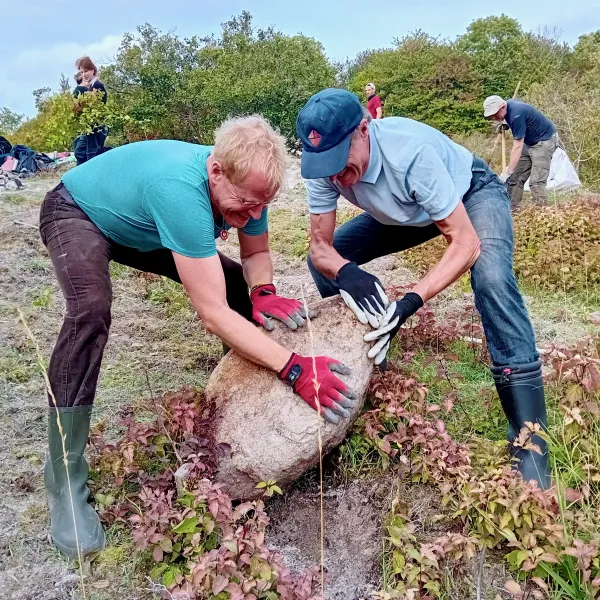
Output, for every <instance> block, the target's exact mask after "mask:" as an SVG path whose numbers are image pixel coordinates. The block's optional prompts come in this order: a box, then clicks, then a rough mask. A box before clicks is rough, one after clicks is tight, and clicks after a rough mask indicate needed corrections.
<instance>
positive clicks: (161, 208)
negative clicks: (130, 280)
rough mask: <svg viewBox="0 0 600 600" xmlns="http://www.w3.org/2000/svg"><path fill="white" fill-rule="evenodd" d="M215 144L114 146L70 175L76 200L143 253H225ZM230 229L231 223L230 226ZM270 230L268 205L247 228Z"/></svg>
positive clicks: (103, 227)
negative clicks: (214, 193) (215, 206)
mask: <svg viewBox="0 0 600 600" xmlns="http://www.w3.org/2000/svg"><path fill="white" fill-rule="evenodd" d="M211 151H212V146H199V145H198V144H188V143H186V142H179V141H175V140H150V141H144V142H135V143H134V144H127V145H125V146H119V147H118V148H113V149H112V150H111V151H110V152H105V153H104V154H100V155H99V156H96V157H95V158H94V159H93V160H89V161H87V162H85V163H83V164H82V165H80V166H78V167H75V168H74V169H71V170H70V171H68V172H67V173H65V174H64V175H63V177H62V182H63V183H64V185H65V187H66V188H67V190H69V192H70V194H71V196H73V200H75V202H76V203H77V205H78V206H79V207H80V208H81V210H83V212H85V214H86V215H87V216H88V217H89V218H90V219H91V220H92V221H93V223H94V224H95V225H96V226H97V227H98V229H100V231H102V233H103V234H104V235H105V236H106V237H108V238H109V239H111V240H113V241H115V242H117V243H118V244H121V245H123V246H128V247H130V248H136V249H137V250H140V251H142V252H148V251H150V250H157V249H159V248H168V249H169V250H173V251H174V252H177V253H178V254H182V255H183V256H190V257H192V258H206V257H209V256H214V255H215V254H216V253H217V247H216V244H215V238H216V237H217V236H218V235H219V232H220V231H221V229H222V227H218V226H216V224H215V220H214V216H213V212H212V204H211V199H210V190H209V187H208V170H207V167H206V161H207V159H208V157H209V156H210V153H211ZM225 228H226V229H229V225H227V224H225ZM242 231H243V232H244V233H246V234H247V235H252V236H255V235H261V234H263V233H265V232H266V231H267V209H266V208H265V209H263V212H262V215H261V217H260V218H259V219H257V220H255V219H250V220H249V221H248V222H247V223H246V225H245V226H244V228H243V229H242Z"/></svg>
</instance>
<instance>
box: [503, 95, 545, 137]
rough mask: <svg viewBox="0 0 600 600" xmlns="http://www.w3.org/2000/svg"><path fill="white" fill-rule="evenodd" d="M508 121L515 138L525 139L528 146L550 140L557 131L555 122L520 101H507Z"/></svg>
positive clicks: (506, 118)
mask: <svg viewBox="0 0 600 600" xmlns="http://www.w3.org/2000/svg"><path fill="white" fill-rule="evenodd" d="M505 120H506V122H507V123H508V126H509V127H510V130H511V131H512V134H513V138H515V140H524V143H525V144H527V145H528V146H534V145H535V144H537V143H538V142H545V141H546V140H549V139H550V138H551V137H552V136H553V135H554V134H555V133H556V127H555V125H554V123H553V122H552V121H551V120H550V119H549V118H548V117H547V116H546V115H545V114H544V113H542V112H540V111H539V110H538V109H537V108H535V107H533V106H531V104H527V103H526V102H520V101H519V100H507V101H506V117H505Z"/></svg>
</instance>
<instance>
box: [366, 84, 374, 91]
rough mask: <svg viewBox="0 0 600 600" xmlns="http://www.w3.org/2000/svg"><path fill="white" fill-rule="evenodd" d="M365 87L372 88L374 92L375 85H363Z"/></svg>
mask: <svg viewBox="0 0 600 600" xmlns="http://www.w3.org/2000/svg"><path fill="white" fill-rule="evenodd" d="M365 87H370V88H373V91H375V84H374V83H370V82H369V83H367V85H365Z"/></svg>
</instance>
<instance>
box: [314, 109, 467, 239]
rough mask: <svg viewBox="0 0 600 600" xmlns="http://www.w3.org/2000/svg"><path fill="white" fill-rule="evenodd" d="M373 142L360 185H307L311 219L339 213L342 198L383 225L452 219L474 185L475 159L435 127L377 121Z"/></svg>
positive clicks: (371, 129) (371, 134)
mask: <svg viewBox="0 0 600 600" xmlns="http://www.w3.org/2000/svg"><path fill="white" fill-rule="evenodd" d="M369 140H370V145H371V155H370V159H369V166H368V167H367V170H366V171H365V173H364V174H363V176H362V178H361V180H360V181H359V182H358V183H357V184H356V185H353V186H352V187H342V186H341V185H339V184H338V183H332V182H331V181H330V180H329V179H307V180H306V189H307V192H308V207H309V211H310V213H311V214H315V215H319V214H324V213H328V212H332V211H334V210H336V207H337V201H338V198H339V197H340V195H342V196H343V197H344V198H346V200H348V201H349V202H351V203H352V204H354V205H355V206H358V207H360V208H362V209H363V210H365V211H366V212H368V213H369V214H370V215H372V216H373V217H374V218H375V219H377V220H378V221H379V222H380V223H384V224H385V225H411V226H417V227H422V226H425V225H429V224H430V223H432V222H433V221H441V220H442V219H445V218H446V217H448V216H449V215H450V214H451V213H452V212H453V211H454V209H455V208H456V207H457V206H458V203H459V202H460V201H461V200H462V197H463V196H464V195H465V193H466V192H467V190H468V189H469V187H470V185H471V177H472V173H471V167H472V165H473V154H472V153H471V152H469V151H468V150H467V149H466V148H463V147H462V146H459V145H458V144H455V143H454V142H453V141H452V140H451V139H450V138H449V137H447V136H445V135H444V134H443V133H441V132H440V131H438V130H437V129H434V128H433V127H430V126H429V125H425V124H424V123H419V122H418V121H413V120H412V119H405V118H402V117H388V118H386V119H380V120H377V121H371V122H370V123H369Z"/></svg>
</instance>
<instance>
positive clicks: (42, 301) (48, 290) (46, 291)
mask: <svg viewBox="0 0 600 600" xmlns="http://www.w3.org/2000/svg"><path fill="white" fill-rule="evenodd" d="M53 298H54V288H53V287H52V286H49V285H47V286H44V287H43V288H41V289H38V290H36V291H35V292H34V294H33V299H32V300H31V305H32V306H33V307H34V308H38V309H41V310H44V309H47V308H50V306H52V302H53Z"/></svg>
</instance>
